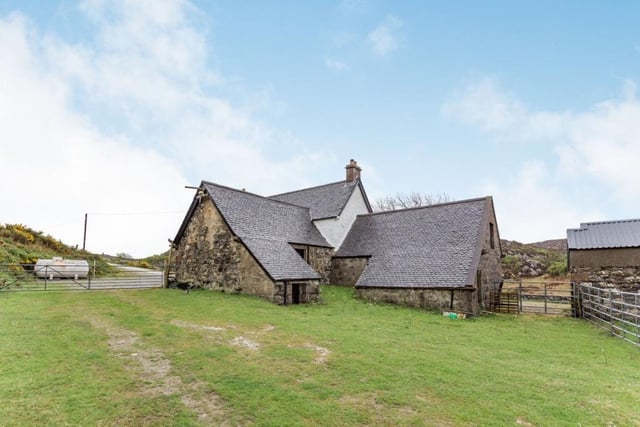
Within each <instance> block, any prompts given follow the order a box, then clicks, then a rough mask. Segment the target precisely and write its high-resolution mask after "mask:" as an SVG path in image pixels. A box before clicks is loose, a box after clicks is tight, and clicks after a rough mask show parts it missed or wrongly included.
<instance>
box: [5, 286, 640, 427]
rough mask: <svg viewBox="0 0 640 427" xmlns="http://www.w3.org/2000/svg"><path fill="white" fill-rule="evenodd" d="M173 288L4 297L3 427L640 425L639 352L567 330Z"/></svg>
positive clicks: (575, 327)
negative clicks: (285, 302)
mask: <svg viewBox="0 0 640 427" xmlns="http://www.w3.org/2000/svg"><path fill="white" fill-rule="evenodd" d="M322 295H323V298H324V303H322V304H316V305H309V306H290V307H280V306H276V305H273V304H271V303H268V302H266V301H262V300H259V299H255V298H251V297H246V296H241V295H228V294H222V293H216V292H205V291H201V292H191V293H190V294H185V293H184V292H181V291H177V290H164V289H158V290H152V291H110V292H107V291H104V292H100V291H95V292H50V293H1V294H0V424H2V425H15V426H24V425H82V426H86V425H118V426H121V425H130V426H140V425H248V424H252V425H273V426H281V425H330V426H340V425H389V426H391V425H417V426H422V425H435V426H441V425H444V426H448V425H451V426H458V425H461V426H466V425H491V426H494V425H506V426H509V425H511V426H513V425H521V426H522V425H524V426H530V425H535V426H563V425H567V426H577V425H581V426H604V425H618V426H633V425H640V411H639V409H638V408H639V406H638V402H640V369H639V366H640V351H639V350H638V348H637V347H634V346H632V345H630V344H627V343H625V342H623V341H621V340H617V339H614V338H611V337H608V336H607V335H605V334H604V333H603V332H601V331H600V330H598V329H595V328H594V327H592V326H590V325H588V324H587V323H586V322H583V321H580V320H576V319H570V318H565V317H542V316H519V317H517V316H485V317H481V318H478V319H467V320H459V319H458V320H453V319H449V318H447V317H443V316H441V315H438V314H434V313H428V312H424V311H416V310H411V309H405V308H398V307H393V306H380V305H371V304H367V303H364V302H361V301H358V300H354V299H353V297H352V291H351V290H350V289H343V288H334V287H325V288H323V289H322Z"/></svg>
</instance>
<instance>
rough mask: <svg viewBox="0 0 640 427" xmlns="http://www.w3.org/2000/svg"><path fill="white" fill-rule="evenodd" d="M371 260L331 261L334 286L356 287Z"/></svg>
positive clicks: (349, 259)
mask: <svg viewBox="0 0 640 427" xmlns="http://www.w3.org/2000/svg"><path fill="white" fill-rule="evenodd" d="M368 262H369V258H364V257H358V258H334V259H332V260H331V277H330V283H331V284H332V285H342V286H354V285H355V284H356V282H357V281H358V279H359V278H360V275H361V274H362V272H363V271H364V269H365V267H366V266H367V263H368Z"/></svg>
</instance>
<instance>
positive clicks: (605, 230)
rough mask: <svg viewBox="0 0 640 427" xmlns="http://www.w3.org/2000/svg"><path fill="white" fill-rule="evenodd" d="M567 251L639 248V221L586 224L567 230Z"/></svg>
mask: <svg viewBox="0 0 640 427" xmlns="http://www.w3.org/2000/svg"><path fill="white" fill-rule="evenodd" d="M567 245H568V247H569V249H605V248H634V247H640V219H628V220H620V221H602V222H587V223H582V224H580V228H573V229H572V228H570V229H568V230H567Z"/></svg>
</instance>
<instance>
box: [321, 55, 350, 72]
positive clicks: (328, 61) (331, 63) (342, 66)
mask: <svg viewBox="0 0 640 427" xmlns="http://www.w3.org/2000/svg"><path fill="white" fill-rule="evenodd" d="M324 65H325V66H326V67H327V68H329V69H330V70H335V71H349V70H350V68H349V65H347V64H346V63H345V62H342V61H339V60H337V59H332V58H325V59H324Z"/></svg>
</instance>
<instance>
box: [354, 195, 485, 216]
mask: <svg viewBox="0 0 640 427" xmlns="http://www.w3.org/2000/svg"><path fill="white" fill-rule="evenodd" d="M489 197H491V196H484V197H476V198H473V199H465V200H455V201H452V202H444V203H436V204H433V205H427V206H416V207H412V208H403V209H392V210H388V211H381V212H372V213H368V214H360V215H358V216H373V215H385V214H391V213H394V212H407V211H417V210H420V209H430V208H438V207H441V206H448V205H458V204H463V203H471V202H479V201H482V200H487V199H488V198H489Z"/></svg>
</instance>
